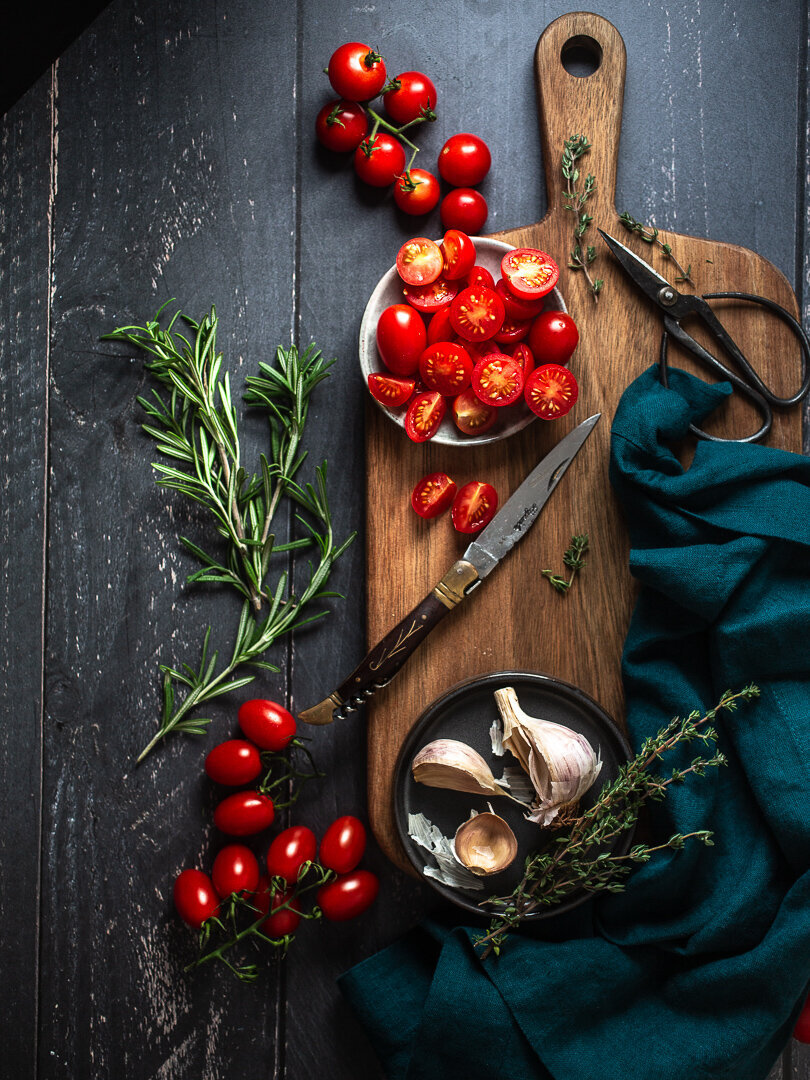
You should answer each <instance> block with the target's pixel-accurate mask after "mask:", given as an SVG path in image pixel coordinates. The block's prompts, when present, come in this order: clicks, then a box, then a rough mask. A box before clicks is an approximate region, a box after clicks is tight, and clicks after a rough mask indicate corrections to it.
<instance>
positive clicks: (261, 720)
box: [239, 698, 296, 751]
mask: <svg viewBox="0 0 810 1080" xmlns="http://www.w3.org/2000/svg"><path fill="white" fill-rule="evenodd" d="M239 727H240V728H241V729H242V731H243V732H244V733H245V735H247V737H248V738H249V739H250V740H251V742H254V743H255V744H256V745H257V746H260V747H261V748H262V750H275V751H279V750H284V749H285V748H286V747H287V745H288V744H289V742H290V740H291V739H292V738H293V737H294V735H295V729H296V724H295V717H294V716H293V715H292V713H291V712H289V710H287V709H285V708H284V706H283V705H277V704H276V703H275V701H266V700H265V699H264V698H252V699H251V700H250V701H244V702H242V704H241V705H240V706H239Z"/></svg>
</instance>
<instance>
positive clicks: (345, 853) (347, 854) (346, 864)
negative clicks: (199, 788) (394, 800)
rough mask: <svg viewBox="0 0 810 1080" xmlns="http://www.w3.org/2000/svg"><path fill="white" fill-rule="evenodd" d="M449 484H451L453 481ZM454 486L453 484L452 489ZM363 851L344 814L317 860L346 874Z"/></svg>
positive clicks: (361, 833) (356, 825) (355, 823)
mask: <svg viewBox="0 0 810 1080" xmlns="http://www.w3.org/2000/svg"><path fill="white" fill-rule="evenodd" d="M438 475H442V474H438ZM448 479H449V477H448ZM450 483H451V484H453V481H452V480H451V481H450ZM455 486H456V485H455V484H453V488H454V489H455ZM417 512H418V511H417ZM365 850H366V830H365V826H364V825H363V822H362V821H361V820H360V819H359V818H356V817H353V816H352V815H351V814H344V815H343V817H339V818H336V819H335V821H333V822H332V824H331V825H330V826H329V828H328V829H327V830H326V832H325V833H324V834H323V840H321V850H320V855H319V860H320V863H321V865H322V866H325V867H326V868H327V870H334V871H335V873H336V874H348V873H349V871H350V870H354V868H355V867H356V866H357V864H358V863H359V862H360V860H361V859H362V858H363V852H364V851H365Z"/></svg>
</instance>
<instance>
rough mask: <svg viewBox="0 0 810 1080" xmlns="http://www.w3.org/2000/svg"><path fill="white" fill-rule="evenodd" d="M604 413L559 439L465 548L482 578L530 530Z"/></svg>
mask: <svg viewBox="0 0 810 1080" xmlns="http://www.w3.org/2000/svg"><path fill="white" fill-rule="evenodd" d="M601 415H602V414H601V413H594V415H593V416H589V417H588V419H587V420H583V421H582V423H581V424H580V425H579V426H578V427H575V428H574V430H573V431H569V432H568V434H567V435H566V436H565V438H563V439H560V441H559V442H558V443H557V445H556V446H555V447H553V448H552V449H551V450H549V452H548V453H547V454H546V456H545V457H544V458H543V459H542V460H541V461H540V462H539V463H538V464H537V465H535V467H534V468H533V469H532V471H531V472H530V473H529V475H528V476H527V477H526V479H525V480H524V481H523V483H522V484H521V485H520V487H519V488H518V489H517V491H515V492H514V493H513V494H512V496H511V497H510V498H509V499H508V500H507V502H506V503H505V504H504V505H503V506H502V507H501V509H500V510H499V511H498V513H497V514H496V515H495V517H494V518H493V519H492V521H491V522H490V523H489V525H487V527H486V528H485V529H484V531H483V532H482V533H481V535H480V536H479V537H478V538H477V539H476V540H474V541H473V542H472V544H470V546H469V547H468V548H467V550H466V551H465V552H464V555H463V558H464V559H466V560H467V562H471V563H472V564H473V566H474V567H475V569H476V570H477V571H478V577H479V578H485V577H486V576H487V574H489V573H491V572H492V571H493V570H494V569H495V567H496V566H497V565H498V563H499V562H500V561H501V559H502V558H503V557H504V555H507V554H508V553H509V552H510V551H511V550H512V548H513V547H514V546H515V544H516V543H517V542H518V540H521V539H522V538H523V537H524V536H525V535H526V533H527V532H528V531H529V529H530V528H531V526H532V525H533V524H534V522H535V521H536V520H537V518H538V517H539V516H540V511H541V510H542V509H543V507H544V506H545V505H546V503H547V502H548V500H549V498H550V497H551V493H552V491H554V489H555V487H556V486H557V484H559V482H560V480H562V478H563V475H564V474H565V470H566V469H567V468H568V466H569V465H570V464H571V462H572V461H573V460H574V458H575V457H576V455H577V453H578V452H579V451H580V450H581V449H582V446H583V444H584V442H585V440H586V439H587V438H588V436H589V435H590V433H591V432H592V431H593V429H594V428H595V427H596V424H597V422H598V421H599V417H600V416H601Z"/></svg>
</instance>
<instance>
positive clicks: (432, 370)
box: [419, 341, 473, 397]
mask: <svg viewBox="0 0 810 1080" xmlns="http://www.w3.org/2000/svg"><path fill="white" fill-rule="evenodd" d="M472 373H473V362H472V360H471V359H470V354H469V353H468V352H467V350H466V349H465V348H464V346H463V345H455V344H453V342H450V341H437V342H436V343H435V344H434V345H428V347H427V348H426V349H425V351H424V352H423V353H422V355H421V357H420V359H419V374H420V375H421V376H422V381H423V382H424V384H425V386H426V387H427V388H428V389H429V390H438V391H439V393H440V394H444V395H445V397H452V396H453V395H455V394H460V393H461V391H462V390H466V389H467V387H468V386H469V385H470V380H471V378H472Z"/></svg>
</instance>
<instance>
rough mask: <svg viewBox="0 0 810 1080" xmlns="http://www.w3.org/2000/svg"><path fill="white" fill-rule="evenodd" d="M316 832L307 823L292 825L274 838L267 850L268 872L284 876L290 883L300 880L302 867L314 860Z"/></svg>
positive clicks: (276, 875)
mask: <svg viewBox="0 0 810 1080" xmlns="http://www.w3.org/2000/svg"><path fill="white" fill-rule="evenodd" d="M317 846H318V845H317V841H316V840H315V833H314V832H313V831H312V829H308V828H307V827H306V825H292V826H290V828H289V829H284V830H283V832H280V833H279V834H278V836H277V837H276V838H275V839H274V840H273V842H272V844H271V845H270V849H269V851H268V852H267V872H268V874H271V875H272V876H273V877H282V878H284V880H285V881H286V882H287V884H288V885H294V884H295V882H296V881H298V875H299V873H300V871H301V867H302V866H303V865H304V863H306V862H312V860H313V859H314V858H315V849H316V848H317Z"/></svg>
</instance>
